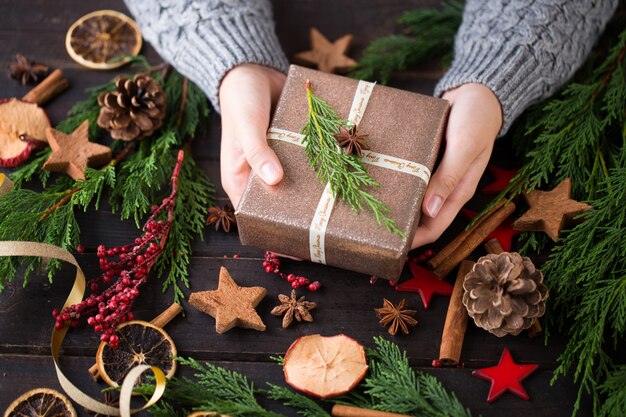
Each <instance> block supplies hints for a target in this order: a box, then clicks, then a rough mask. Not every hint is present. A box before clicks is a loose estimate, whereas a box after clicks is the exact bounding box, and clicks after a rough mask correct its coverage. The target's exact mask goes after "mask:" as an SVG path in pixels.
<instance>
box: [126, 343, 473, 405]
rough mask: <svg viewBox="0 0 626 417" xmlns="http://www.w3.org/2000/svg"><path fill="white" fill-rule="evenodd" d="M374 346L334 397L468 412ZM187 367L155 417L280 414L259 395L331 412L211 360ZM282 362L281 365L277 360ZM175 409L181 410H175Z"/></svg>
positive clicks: (400, 355) (388, 346)
mask: <svg viewBox="0 0 626 417" xmlns="http://www.w3.org/2000/svg"><path fill="white" fill-rule="evenodd" d="M374 341H375V343H376V349H374V350H368V364H369V367H370V372H369V373H368V375H367V376H366V377H365V380H364V382H362V383H361V384H360V386H359V387H357V388H356V389H355V390H354V391H352V392H351V393H350V394H348V395H345V396H343V397H341V398H340V399H334V400H333V402H336V403H342V404H347V405H353V406H357V407H363V408H370V409H375V410H383V411H389V412H397V413H409V414H411V415H415V416H425V417H444V416H445V417H471V413H470V411H469V410H467V409H465V408H464V407H463V405H462V404H461V403H460V402H459V400H458V399H457V398H456V396H455V395H454V394H452V393H450V392H448V391H446V390H445V389H444V388H443V386H442V385H441V383H440V382H439V381H438V380H437V378H435V377H434V376H432V375H429V374H426V373H422V372H417V371H414V370H413V369H411V367H410V366H409V362H408V359H407V356H406V352H403V351H401V350H400V348H399V347H398V345H396V344H394V343H392V342H390V341H387V340H385V339H383V338H379V337H377V338H374ZM178 361H179V363H180V364H181V365H182V366H185V367H188V368H191V369H192V370H193V371H194V377H193V379H191V378H172V379H171V380H170V381H169V382H168V384H167V387H166V389H165V393H164V395H163V397H162V399H161V401H159V402H158V403H157V404H156V405H155V406H153V407H151V408H150V409H149V410H148V412H149V413H150V414H152V415H153V416H155V417H174V416H178V415H183V416H184V415H186V413H187V412H190V411H196V410H198V411H207V412H215V413H217V414H227V415H230V416H261V417H264V416H266V417H278V416H281V415H282V414H278V413H275V412H272V411H268V410H266V409H265V408H263V407H262V406H261V405H260V404H259V402H258V400H257V397H259V396H265V397H267V399H269V400H274V401H279V402H281V403H282V404H283V405H285V406H287V407H291V408H294V409H295V410H296V413H298V414H299V415H301V416H304V417H329V414H328V412H327V411H326V410H325V408H324V407H323V406H322V405H320V403H319V402H318V401H316V400H313V399H311V398H309V397H306V396H304V395H302V394H299V393H296V392H293V391H292V390H290V389H289V388H286V387H283V386H279V385H274V384H270V383H268V384H267V385H268V387H269V389H255V387H254V385H253V384H252V383H251V382H250V381H249V380H248V379H247V377H246V376H245V375H243V374H240V373H238V372H234V371H230V370H227V369H224V368H221V367H219V366H216V365H213V364H211V363H207V362H205V363H199V362H197V361H195V360H194V359H184V358H179V359H178ZM281 366H282V365H281ZM153 390H154V386H153V385H143V386H141V387H139V388H138V389H137V392H138V393H140V394H142V395H145V396H149V395H152V392H153ZM175 410H179V411H178V412H176V411H175Z"/></svg>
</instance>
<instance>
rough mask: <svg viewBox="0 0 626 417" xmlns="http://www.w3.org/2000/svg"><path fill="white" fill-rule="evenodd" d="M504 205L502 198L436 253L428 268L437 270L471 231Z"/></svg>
mask: <svg viewBox="0 0 626 417" xmlns="http://www.w3.org/2000/svg"><path fill="white" fill-rule="evenodd" d="M505 203H506V199H504V198H503V199H501V200H500V201H498V202H497V203H496V204H495V205H494V206H493V207H492V208H491V209H490V210H489V211H488V212H487V213H485V215H484V216H482V217H481V218H480V219H478V220H477V221H476V223H474V224H473V225H472V227H470V228H469V229H467V230H464V231H463V232H462V233H461V234H459V235H458V236H457V237H456V238H454V240H452V242H450V243H448V244H447V245H446V246H445V247H444V248H443V249H441V250H440V251H439V252H437V254H436V255H435V256H433V257H432V258H430V260H429V261H428V266H430V267H431V268H432V269H435V268H437V267H438V266H439V265H440V264H441V263H442V262H444V261H445V260H446V259H447V258H448V257H449V256H450V255H452V254H453V253H454V251H456V250H457V248H458V247H459V245H461V243H463V242H464V241H465V240H466V239H467V237H468V236H469V235H470V234H471V233H472V232H473V231H475V230H476V229H477V228H478V227H480V225H481V224H483V223H484V222H485V220H486V219H487V218H488V217H489V216H491V215H492V214H493V213H495V212H496V211H498V210H499V209H500V208H501V207H502V206H503V205H504V204H505Z"/></svg>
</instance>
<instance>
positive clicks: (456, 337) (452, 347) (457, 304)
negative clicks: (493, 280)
mask: <svg viewBox="0 0 626 417" xmlns="http://www.w3.org/2000/svg"><path fill="white" fill-rule="evenodd" d="M473 266H474V262H472V261H468V260H464V261H463V262H461V266H460V267H459V272H458V274H457V276H456V282H455V283H454V289H453V290H452V295H451V296H450V304H448V312H447V313H446V321H445V323H444V325H443V333H442V335H441V348H440V349H439V363H440V364H441V365H444V366H456V365H458V364H459V361H460V360H461V350H462V349H463V339H464V337H465V329H466V328H467V309H466V308H465V306H464V305H463V281H465V275H467V273H468V272H470V271H471V270H472V267H473Z"/></svg>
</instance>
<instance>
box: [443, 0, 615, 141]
mask: <svg viewBox="0 0 626 417" xmlns="http://www.w3.org/2000/svg"><path fill="white" fill-rule="evenodd" d="M617 3H618V0H489V1H485V0H468V1H466V3H465V11H464V13H463V21H462V23H461V26H460V28H459V30H458V32H457V35H456V40H455V57H454V60H453V62H452V66H451V67H450V69H449V71H448V72H447V73H446V74H445V75H444V77H443V78H442V79H441V80H440V82H439V83H438V84H437V87H436V88H435V95H436V96H441V95H442V94H443V93H444V92H445V91H446V90H450V89H452V88H455V87H458V86H460V85H462V84H467V83H480V84H484V85H486V86H488V87H489V88H490V89H491V90H492V91H493V92H494V93H495V95H496V96H497V97H498V99H499V100H500V104H501V105H502V111H503V118H504V120H503V126H502V129H501V131H500V134H501V135H503V134H504V133H506V131H507V130H508V129H509V127H510V126H511V123H512V122H513V121H514V120H515V119H516V118H517V116H519V115H520V114H521V113H522V112H523V111H524V110H525V109H526V108H527V107H528V106H530V105H531V104H534V103H536V102H538V101H540V100H542V99H544V98H546V97H548V96H550V95H552V94H553V93H554V92H556V91H557V90H558V89H559V88H560V87H561V86H562V85H563V84H564V83H565V82H566V81H567V80H568V79H569V78H570V77H571V76H572V75H573V74H574V72H575V71H576V70H577V69H578V68H579V67H580V65H581V64H582V63H583V61H584V60H585V58H586V56H587V55H588V54H589V52H590V51H591V48H592V46H593V44H594V43H595V41H596V40H597V38H598V37H599V36H600V34H601V33H602V31H603V30H604V27H605V25H606V23H607V22H608V21H609V19H610V17H611V15H612V14H613V12H614V10H615V8H616V7H617Z"/></svg>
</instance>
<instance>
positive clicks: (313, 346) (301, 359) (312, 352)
mask: <svg viewBox="0 0 626 417" xmlns="http://www.w3.org/2000/svg"><path fill="white" fill-rule="evenodd" d="M283 371H284V373H285V380H286V381H287V384H289V385H291V386H292V387H293V388H295V389H297V390H299V391H302V392H304V393H306V394H309V395H312V396H315V397H319V398H329V397H334V396H337V395H341V394H345V393H346V392H348V391H350V390H351V389H353V388H354V387H356V386H357V384H358V383H359V382H360V381H361V380H362V379H363V377H364V376H365V374H366V372H367V361H366V359H365V349H364V348H363V346H362V345H360V344H359V343H358V342H357V341H355V340H354V339H352V338H350V337H348V336H346V335H343V334H341V335H337V336H332V337H324V336H321V335H319V334H315V335H310V336H303V337H301V338H299V339H297V340H296V341H295V342H293V344H292V345H291V347H289V350H287V353H286V354H285V360H284V365H283Z"/></svg>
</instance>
